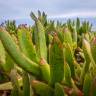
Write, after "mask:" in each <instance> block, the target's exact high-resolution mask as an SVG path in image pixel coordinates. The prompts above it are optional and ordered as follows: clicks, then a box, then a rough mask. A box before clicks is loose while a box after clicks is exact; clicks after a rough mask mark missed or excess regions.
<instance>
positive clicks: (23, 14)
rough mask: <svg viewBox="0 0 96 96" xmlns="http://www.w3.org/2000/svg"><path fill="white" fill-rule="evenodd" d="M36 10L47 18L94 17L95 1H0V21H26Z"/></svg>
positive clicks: (95, 14) (95, 13)
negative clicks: (42, 12)
mask: <svg viewBox="0 0 96 96" xmlns="http://www.w3.org/2000/svg"><path fill="white" fill-rule="evenodd" d="M37 10H41V11H45V12H46V13H47V14H48V16H49V17H70V16H71V17H74V16H81V17H86V16H96V0H0V19H28V18H30V16H29V15H30V12H31V11H33V12H35V13H36V12H37Z"/></svg>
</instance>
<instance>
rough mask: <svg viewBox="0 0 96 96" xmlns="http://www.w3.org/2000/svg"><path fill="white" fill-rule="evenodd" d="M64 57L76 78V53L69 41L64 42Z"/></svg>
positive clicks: (73, 76)
mask: <svg viewBox="0 0 96 96" xmlns="http://www.w3.org/2000/svg"><path fill="white" fill-rule="evenodd" d="M64 58H65V61H66V62H67V63H68V64H69V67H70V70H71V76H72V78H75V66H74V53H73V49H72V47H71V45H69V43H65V44H64Z"/></svg>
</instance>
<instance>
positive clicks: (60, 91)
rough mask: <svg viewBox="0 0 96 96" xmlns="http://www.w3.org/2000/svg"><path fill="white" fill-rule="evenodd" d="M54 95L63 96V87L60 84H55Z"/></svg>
mask: <svg viewBox="0 0 96 96" xmlns="http://www.w3.org/2000/svg"><path fill="white" fill-rule="evenodd" d="M55 96H65V93H64V88H63V86H62V85H61V84H59V83H56V84H55Z"/></svg>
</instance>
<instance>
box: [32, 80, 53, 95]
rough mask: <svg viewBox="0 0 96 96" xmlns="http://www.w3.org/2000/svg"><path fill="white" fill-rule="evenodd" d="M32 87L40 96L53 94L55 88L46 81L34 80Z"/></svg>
mask: <svg viewBox="0 0 96 96" xmlns="http://www.w3.org/2000/svg"><path fill="white" fill-rule="evenodd" d="M32 87H33V89H34V91H35V92H36V94H38V95H39V96H53V89H52V88H51V87H50V86H49V85H47V84H46V83H43V82H40V81H36V80H33V81H32Z"/></svg>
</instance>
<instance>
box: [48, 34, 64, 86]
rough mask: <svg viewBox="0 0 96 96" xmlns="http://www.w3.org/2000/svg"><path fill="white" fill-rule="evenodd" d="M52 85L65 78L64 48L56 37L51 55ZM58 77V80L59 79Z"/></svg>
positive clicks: (51, 48)
mask: <svg viewBox="0 0 96 96" xmlns="http://www.w3.org/2000/svg"><path fill="white" fill-rule="evenodd" d="M49 64H50V75H51V84H52V85H54V84H55V83H56V82H60V81H62V79H63V77H64V54H63V46H62V43H61V42H60V40H59V39H58V37H57V36H54V38H53V42H52V45H51V47H50V54H49ZM57 77H58V78H57Z"/></svg>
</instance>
